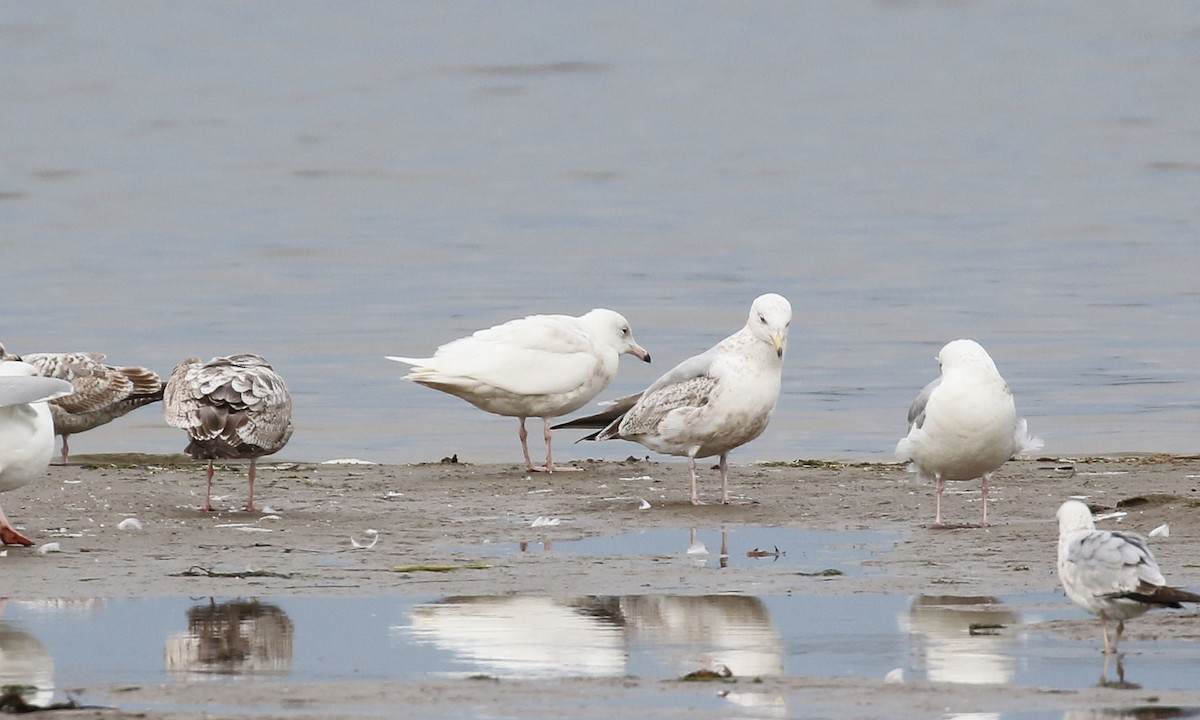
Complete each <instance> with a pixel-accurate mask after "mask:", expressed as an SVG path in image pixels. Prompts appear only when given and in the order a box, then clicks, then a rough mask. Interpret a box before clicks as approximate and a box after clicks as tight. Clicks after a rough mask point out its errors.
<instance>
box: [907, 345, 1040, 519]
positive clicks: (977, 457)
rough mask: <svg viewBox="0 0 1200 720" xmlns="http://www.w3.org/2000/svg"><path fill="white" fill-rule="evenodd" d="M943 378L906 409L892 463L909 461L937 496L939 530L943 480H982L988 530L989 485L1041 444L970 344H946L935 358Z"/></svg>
mask: <svg viewBox="0 0 1200 720" xmlns="http://www.w3.org/2000/svg"><path fill="white" fill-rule="evenodd" d="M937 361H938V364H939V365H940V366H941V368H942V374H941V377H939V378H937V379H936V380H934V381H933V382H931V383H929V384H928V385H926V386H925V389H924V390H922V391H921V393H920V394H919V395H918V396H917V399H916V400H915V401H913V404H912V407H910V408H909V410H908V422H909V429H908V435H907V436H905V437H904V438H901V440H900V442H899V443H897V444H896V458H897V459H899V460H900V461H901V462H908V461H911V462H912V464H913V466H915V467H916V469H917V472H918V473H920V475H921V477H922V478H932V479H933V481H934V484H935V488H936V490H935V492H936V494H937V500H936V503H937V504H936V507H937V510H936V513H935V515H934V520H933V524H934V526H935V527H941V526H942V490H944V489H945V482H946V481H947V480H973V479H975V478H977V477H982V478H983V520H982V522H981V523H980V524H981V526H982V527H987V526H988V519H987V503H988V481H989V480H991V477H992V473H993V472H995V471H996V469H997V468H999V467H1000V466H1001V465H1003V464H1004V463H1005V462H1007V461H1008V460H1009V459H1011V458H1012V457H1013V456H1014V455H1018V454H1022V453H1029V452H1035V451H1037V450H1039V449H1040V448H1041V447H1042V441H1041V440H1040V439H1038V438H1031V437H1029V432H1028V427H1027V425H1026V423H1025V420H1024V418H1018V417H1017V408H1016V405H1015V404H1014V403H1013V396H1012V392H1010V391H1009V389H1008V384H1007V383H1005V382H1004V378H1002V377H1000V371H998V370H997V369H996V363H994V362H992V358H991V356H989V355H988V354H987V351H986V350H984V349H983V347H982V346H981V345H980V344H979V343H977V342H975V341H974V340H955V341H953V342H950V343H947V344H946V345H945V347H943V348H942V350H941V352H939V353H938V355H937Z"/></svg>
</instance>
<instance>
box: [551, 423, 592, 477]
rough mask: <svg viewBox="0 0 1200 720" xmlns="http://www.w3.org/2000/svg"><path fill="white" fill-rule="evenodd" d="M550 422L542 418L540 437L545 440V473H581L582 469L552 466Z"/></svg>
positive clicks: (552, 453)
mask: <svg viewBox="0 0 1200 720" xmlns="http://www.w3.org/2000/svg"><path fill="white" fill-rule="evenodd" d="M550 420H551V418H542V423H543V429H542V436H543V437H544V438H545V440H546V472H582V471H583V469H582V468H577V467H558V466H557V465H555V464H554V452H553V451H552V450H551V449H550Z"/></svg>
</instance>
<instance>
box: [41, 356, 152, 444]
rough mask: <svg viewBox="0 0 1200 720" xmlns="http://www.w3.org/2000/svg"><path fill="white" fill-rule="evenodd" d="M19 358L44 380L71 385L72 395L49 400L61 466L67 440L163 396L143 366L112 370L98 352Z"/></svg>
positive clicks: (150, 373)
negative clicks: (57, 439)
mask: <svg viewBox="0 0 1200 720" xmlns="http://www.w3.org/2000/svg"><path fill="white" fill-rule="evenodd" d="M22 359H23V360H24V361H25V362H27V363H29V364H30V365H32V366H34V367H35V368H37V369H38V373H39V374H41V375H43V376H45V377H54V378H59V379H60V380H66V381H67V382H69V383H71V385H72V386H73V387H74V388H75V392H73V393H71V394H70V395H66V396H64V397H61V398H57V399H55V400H51V401H50V414H51V415H52V416H53V417H54V434H55V435H59V436H61V437H62V451H61V455H62V464H63V465H66V464H67V455H68V453H69V452H70V450H69V448H68V447H67V438H68V437H69V436H70V435H73V434H75V433H81V432H86V431H88V430H92V429H93V428H97V427H100V426H101V425H104V424H105V423H109V422H112V421H113V420H116V419H117V418H119V417H121V416H122V415H125V414H127V413H129V412H131V411H133V410H136V409H137V408H140V407H141V406H143V405H149V404H150V403H152V402H158V401H159V400H162V397H163V383H162V380H160V379H159V377H158V374H157V373H155V372H154V371H152V370H147V369H146V368H144V367H115V366H113V365H105V364H104V363H102V362H101V360H103V359H104V355H102V354H100V353H90V352H87V353H83V352H73V353H29V354H26V355H23V356H22Z"/></svg>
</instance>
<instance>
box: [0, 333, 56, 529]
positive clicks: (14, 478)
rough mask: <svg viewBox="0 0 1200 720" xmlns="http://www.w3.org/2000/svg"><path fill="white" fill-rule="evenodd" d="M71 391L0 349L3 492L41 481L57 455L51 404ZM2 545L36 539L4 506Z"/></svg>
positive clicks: (0, 473) (0, 513)
mask: <svg viewBox="0 0 1200 720" xmlns="http://www.w3.org/2000/svg"><path fill="white" fill-rule="evenodd" d="M70 392H71V383H69V382H67V381H65V380H59V379H57V378H48V377H40V376H38V373H37V369H36V368H34V367H33V366H32V365H30V364H28V363H25V362H21V360H20V358H18V357H17V356H15V355H10V354H8V353H6V352H5V351H4V348H3V347H0V492H7V491H9V490H15V489H17V488H19V487H22V486H24V485H27V484H28V483H30V482H31V481H33V480H35V479H37V478H38V477H41V475H42V474H43V473H45V472H46V468H47V467H48V466H49V465H50V458H51V457H52V456H53V455H54V420H53V419H52V418H51V417H50V408H49V407H47V405H46V403H47V401H49V400H53V399H54V398H58V397H63V396H64V395H67V394H69V393H70ZM0 544H3V545H25V546H29V545H32V544H33V541H32V540H30V539H29V538H27V537H25V536H24V535H22V534H21V533H19V532H17V530H16V528H14V527H13V526H12V523H10V522H9V521H8V518H7V517H5V516H4V510H3V509H2V508H0Z"/></svg>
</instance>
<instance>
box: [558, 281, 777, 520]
mask: <svg viewBox="0 0 1200 720" xmlns="http://www.w3.org/2000/svg"><path fill="white" fill-rule="evenodd" d="M791 320H792V306H791V304H789V303H788V301H787V299H786V298H784V297H783V296H781V295H776V294H774V293H768V294H766V295H762V296H759V297H758V298H756V299H755V300H754V303H753V304H752V305H751V306H750V316H749V318H748V319H747V320H746V325H745V326H744V327H743V328H742V329H741V330H738V331H737V332H736V333H734V334H733V335H730V336H729V337H727V338H725V339H724V340H722V341H721V342H719V343H717V345H716V346H714V347H713V348H711V349H709V350H708V351H706V352H703V353H701V354H699V355H696V356H694V357H691V358H688V359H687V360H684V361H683V362H681V363H679V364H678V365H676V366H675V367H674V368H672V369H671V370H670V371H669V372H667V373H666V374H665V375H663V376H662V377H660V378H659V379H658V380H656V381H655V382H654V383H653V384H652V385H650V387H648V388H646V389H645V390H644V391H642V392H641V393H639V394H637V395H630V396H627V397H624V398H620V399H619V400H616V401H614V402H613V403H612V405H611V407H610V408H609V409H608V410H606V411H604V412H601V413H598V414H596V415H591V416H588V417H585V418H579V419H577V420H573V421H570V422H567V423H563V424H561V425H558V426H557V427H602V428H603V429H601V430H600V431H599V432H597V433H594V434H592V435H589V436H587V437H585V438H583V439H584V440H609V439H612V438H620V439H623V440H632V441H634V442H636V443H640V444H641V445H644V446H645V447H647V448H649V449H651V450H654V451H655V452H660V453H663V454H665V455H675V456H678V457H686V458H687V459H688V473H689V474H690V475H691V484H692V503H694V504H697V505H699V504H701V503H700V497H699V495H698V494H697V492H696V458H705V457H711V456H713V455H718V456H720V461H719V468H720V471H721V502H722V503H728V502H729V451H730V450H733V449H734V448H736V447H740V446H742V445H745V444H746V443H748V442H750V441H751V440H753V439H754V438H756V437H758V436H759V435H761V434H762V432H763V430H766V428H767V423H768V422H769V421H770V419H771V413H772V412H774V410H775V404H776V403H777V402H778V400H779V388H780V384H781V380H782V372H783V355H784V350H785V348H786V345H787V335H788V326H789V325H790V324H791Z"/></svg>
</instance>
